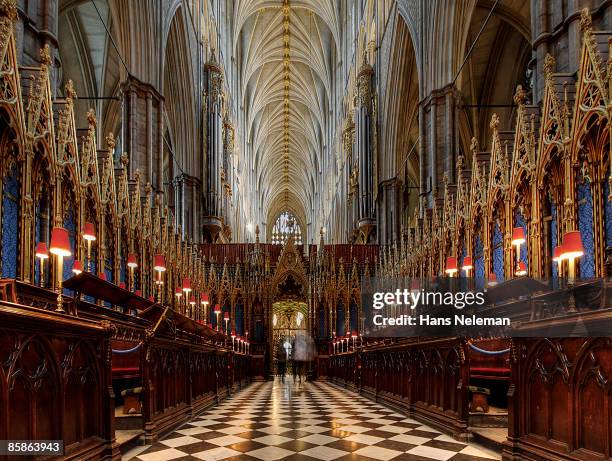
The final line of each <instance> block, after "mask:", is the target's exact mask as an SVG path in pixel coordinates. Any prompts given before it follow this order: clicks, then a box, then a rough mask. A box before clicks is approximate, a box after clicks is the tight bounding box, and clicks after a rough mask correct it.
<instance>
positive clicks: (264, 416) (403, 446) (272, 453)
mask: <svg viewBox="0 0 612 461" xmlns="http://www.w3.org/2000/svg"><path fill="white" fill-rule="evenodd" d="M136 453H138V454H136ZM124 459H126V460H132V461H165V460H181V461H183V460H185V461H186V460H207V461H214V460H240V461H247V460H266V461H268V460H270V461H271V460H280V459H282V460H302V461H310V460H326V461H332V460H335V461H344V460H362V461H369V460H384V461H386V460H395V461H430V460H446V461H486V460H491V459H500V457H499V456H498V455H497V454H494V453H493V452H491V451H489V450H487V449H486V448H483V447H480V446H476V445H472V444H465V443H461V442H458V441H456V440H454V439H452V438H450V437H448V436H446V435H443V434H441V433H440V432H438V431H436V430H435V429H433V428H431V427H429V426H427V425H424V424H422V423H420V422H418V421H416V420H414V419H411V418H407V417H406V416H404V415H402V414H399V413H397V412H395V411H393V410H391V409H389V408H387V407H384V406H382V405H379V404H378V403H375V402H373V401H372V400H369V399H367V398H364V397H362V396H360V395H358V394H355V393H353V392H351V391H348V390H340V389H339V388H337V387H335V386H334V385H332V384H329V383H327V382H322V381H317V382H305V383H302V384H300V383H296V382H294V380H293V379H292V378H291V376H288V377H287V378H286V379H285V380H284V382H281V380H280V379H279V378H276V379H275V380H274V381H266V382H256V383H253V384H252V385H250V386H248V387H247V388H245V389H243V390H242V391H240V392H238V393H236V394H235V395H234V396H233V397H230V398H228V399H227V400H226V401H224V402H223V403H221V404H220V405H219V406H217V407H215V408H214V409H212V410H210V411H207V412H205V413H203V414H201V415H200V416H197V417H196V418H194V419H193V420H191V421H190V422H189V423H188V424H185V425H184V426H182V427H181V428H180V429H178V430H177V431H175V432H173V433H171V434H170V435H168V436H167V437H166V438H164V439H163V440H161V441H160V442H158V443H156V444H154V445H152V446H148V447H139V448H136V449H134V450H133V451H132V452H130V453H128V454H127V455H126V456H124Z"/></svg>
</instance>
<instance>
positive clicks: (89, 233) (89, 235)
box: [83, 222, 96, 242]
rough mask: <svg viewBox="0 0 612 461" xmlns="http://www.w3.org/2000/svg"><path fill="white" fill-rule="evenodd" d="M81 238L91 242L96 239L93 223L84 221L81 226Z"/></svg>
mask: <svg viewBox="0 0 612 461" xmlns="http://www.w3.org/2000/svg"><path fill="white" fill-rule="evenodd" d="M83 238H84V239H85V240H89V241H90V242H93V241H94V240H95V239H96V228H95V227H94V225H93V223H90V222H86V223H85V225H84V226H83Z"/></svg>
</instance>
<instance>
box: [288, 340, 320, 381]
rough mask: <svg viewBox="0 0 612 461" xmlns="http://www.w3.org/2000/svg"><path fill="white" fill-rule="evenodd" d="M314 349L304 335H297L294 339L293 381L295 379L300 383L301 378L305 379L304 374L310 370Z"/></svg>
mask: <svg viewBox="0 0 612 461" xmlns="http://www.w3.org/2000/svg"><path fill="white" fill-rule="evenodd" d="M314 355H315V347H314V341H313V340H312V338H311V337H310V335H308V334H306V333H298V334H297V335H296V337H295V342H294V346H293V364H294V365H293V369H294V375H293V380H294V381H295V379H296V378H297V380H298V382H300V383H301V382H302V377H304V378H306V373H307V371H308V370H309V369H310V364H311V363H312V361H313V360H314Z"/></svg>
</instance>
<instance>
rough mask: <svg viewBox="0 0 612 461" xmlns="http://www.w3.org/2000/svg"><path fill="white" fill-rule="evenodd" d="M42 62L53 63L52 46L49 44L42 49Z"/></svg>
mask: <svg viewBox="0 0 612 461" xmlns="http://www.w3.org/2000/svg"><path fill="white" fill-rule="evenodd" d="M40 62H41V64H43V65H45V66H50V65H51V62H52V61H51V48H49V45H48V44H47V45H45V46H44V47H42V48H41V49H40Z"/></svg>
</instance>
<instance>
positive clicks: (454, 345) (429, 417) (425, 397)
mask: <svg viewBox="0 0 612 461" xmlns="http://www.w3.org/2000/svg"><path fill="white" fill-rule="evenodd" d="M465 351H466V343H465V341H464V340H461V339H459V338H449V339H446V338H442V339H419V340H416V339H415V340H408V339H407V340H403V341H393V342H391V341H387V342H386V343H380V344H378V345H373V346H367V347H365V348H363V349H360V350H358V351H354V352H348V353H343V354H336V355H332V356H331V358H330V360H329V369H328V375H329V377H330V379H331V380H332V381H333V382H335V383H337V384H340V385H342V386H345V387H347V388H349V389H353V390H356V391H358V392H361V393H363V394H364V395H366V396H369V397H371V398H373V399H375V400H378V401H381V402H383V403H385V404H387V405H389V406H392V407H395V408H397V409H398V410H400V411H402V412H404V413H406V414H409V415H413V416H415V417H417V418H419V419H421V420H423V421H426V422H428V423H430V424H432V425H434V426H436V427H440V428H442V429H444V430H446V431H447V432H450V433H452V434H453V436H455V437H456V438H458V439H465V438H467V435H468V431H467V423H468V407H467V403H468V394H467V392H468V389H467V388H468V385H469V363H468V359H467V354H466V353H465Z"/></svg>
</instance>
